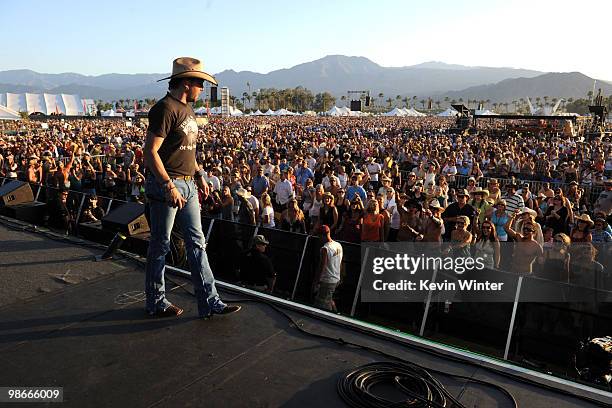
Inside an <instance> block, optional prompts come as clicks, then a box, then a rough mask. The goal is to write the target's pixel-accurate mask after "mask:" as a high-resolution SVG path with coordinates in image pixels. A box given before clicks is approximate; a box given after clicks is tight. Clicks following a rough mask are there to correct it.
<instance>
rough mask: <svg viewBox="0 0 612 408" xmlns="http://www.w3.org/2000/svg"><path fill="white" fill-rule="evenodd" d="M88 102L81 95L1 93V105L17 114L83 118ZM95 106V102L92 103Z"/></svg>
mask: <svg viewBox="0 0 612 408" xmlns="http://www.w3.org/2000/svg"><path fill="white" fill-rule="evenodd" d="M87 103H88V102H87V101H86V100H85V101H84V100H83V99H81V97H80V96H79V95H69V94H59V95H55V94H47V93H42V94H35V93H21V94H14V93H10V92H7V93H0V105H1V106H5V107H7V108H9V109H12V110H13V111H15V112H27V113H28V114H32V113H34V112H37V113H42V114H44V115H50V114H52V113H61V114H64V115H69V116H82V115H84V114H85V111H86V106H87ZM91 103H92V104H93V101H91Z"/></svg>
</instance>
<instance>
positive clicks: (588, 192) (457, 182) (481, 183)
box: [401, 170, 604, 204]
mask: <svg viewBox="0 0 612 408" xmlns="http://www.w3.org/2000/svg"><path fill="white" fill-rule="evenodd" d="M409 173H410V172H409V171H406V170H401V174H402V180H406V177H407V175H408V174H409ZM470 177H471V176H462V175H456V176H453V178H454V180H453V181H450V182H449V183H448V185H449V187H451V188H455V189H457V188H466V187H467V185H468V180H469V179H470ZM491 179H495V180H497V181H498V182H499V188H500V189H501V190H502V191H504V187H505V186H506V185H508V184H510V183H512V182H519V183H529V189H530V190H531V192H532V193H535V194H537V193H538V191H540V189H541V188H542V186H543V184H544V183H545V182H543V181H539V180H528V179H523V178H520V177H517V178H515V179H511V178H499V177H484V176H483V177H480V178H477V179H476V187H481V188H484V189H486V188H487V185H488V183H489V180H491ZM548 185H549V186H550V188H551V189H553V190H554V189H556V188H561V189H562V190H563V191H564V192H567V191H568V190H569V186H570V185H569V184H568V183H564V182H548ZM519 187H520V186H519ZM579 187H580V188H582V189H583V190H584V193H583V197H587V201H588V203H589V204H593V203H595V201H597V198H599V194H600V193H601V192H602V191H603V190H604V186H593V185H590V184H580V185H579Z"/></svg>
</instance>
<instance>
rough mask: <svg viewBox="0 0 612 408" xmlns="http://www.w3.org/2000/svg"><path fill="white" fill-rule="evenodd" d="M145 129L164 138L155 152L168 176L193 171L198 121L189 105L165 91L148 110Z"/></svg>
mask: <svg viewBox="0 0 612 408" xmlns="http://www.w3.org/2000/svg"><path fill="white" fill-rule="evenodd" d="M148 131H149V132H151V133H153V134H154V135H156V136H159V137H163V138H164V141H163V142H162V145H161V147H160V148H159V150H158V152H157V153H158V154H159V157H160V158H161V160H162V163H163V164H164V168H165V169H166V172H167V173H168V176H170V177H176V176H193V175H194V174H195V172H196V167H195V157H196V142H197V139H198V124H197V123H196V119H195V113H194V112H193V109H192V108H191V106H190V105H188V104H184V103H182V102H181V101H179V100H177V99H176V98H174V97H173V96H171V95H170V94H166V96H165V97H163V98H162V99H161V100H160V101H159V102H157V103H156V104H155V106H153V107H152V108H151V110H150V111H149V129H148Z"/></svg>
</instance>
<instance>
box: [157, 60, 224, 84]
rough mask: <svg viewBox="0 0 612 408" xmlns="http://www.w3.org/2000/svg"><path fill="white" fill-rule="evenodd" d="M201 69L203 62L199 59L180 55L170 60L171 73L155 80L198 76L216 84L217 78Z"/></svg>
mask: <svg viewBox="0 0 612 408" xmlns="http://www.w3.org/2000/svg"><path fill="white" fill-rule="evenodd" d="M203 69H204V64H203V63H202V61H200V60H199V59H195V58H191V57H180V58H177V59H175V60H174V61H173V62H172V75H170V76H169V77H166V78H162V79H159V80H158V81H157V82H160V81H163V80H165V79H174V78H199V79H203V80H204V81H208V82H210V83H211V84H213V85H217V80H216V79H215V78H214V77H213V76H212V75H210V74H207V73H206V72H204V71H203Z"/></svg>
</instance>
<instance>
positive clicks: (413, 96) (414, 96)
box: [412, 95, 417, 108]
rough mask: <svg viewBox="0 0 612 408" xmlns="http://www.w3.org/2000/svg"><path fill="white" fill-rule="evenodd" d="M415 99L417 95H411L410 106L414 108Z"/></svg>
mask: <svg viewBox="0 0 612 408" xmlns="http://www.w3.org/2000/svg"><path fill="white" fill-rule="evenodd" d="M416 100H417V96H416V95H412V107H413V108H414V107H415V105H416Z"/></svg>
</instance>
